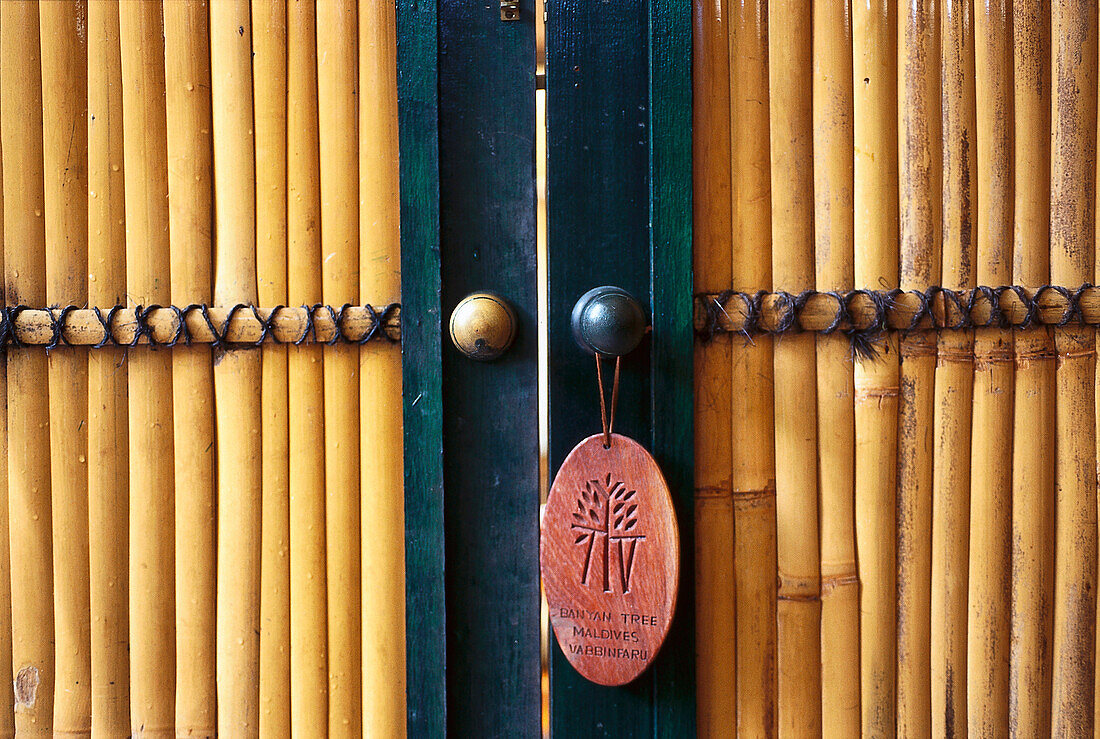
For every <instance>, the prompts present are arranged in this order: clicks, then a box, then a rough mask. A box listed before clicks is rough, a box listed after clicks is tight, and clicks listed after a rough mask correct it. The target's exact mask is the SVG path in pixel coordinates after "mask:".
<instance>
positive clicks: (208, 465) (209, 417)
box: [164, 0, 218, 736]
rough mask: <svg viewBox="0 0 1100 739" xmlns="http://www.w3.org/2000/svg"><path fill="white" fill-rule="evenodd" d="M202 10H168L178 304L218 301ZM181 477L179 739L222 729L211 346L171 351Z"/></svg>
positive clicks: (195, 3)
mask: <svg viewBox="0 0 1100 739" xmlns="http://www.w3.org/2000/svg"><path fill="white" fill-rule="evenodd" d="M207 22H208V18H207V10H206V3H205V2H203V0H192V1H190V2H172V3H166V4H165V5H164V74H165V91H166V97H165V103H166V110H167V115H166V118H167V124H168V218H169V229H168V231H169V235H170V252H171V283H172V302H173V303H174V304H176V305H187V304H189V303H193V302H202V303H207V302H209V301H210V297H211V294H210V293H211V290H210V281H211V279H210V275H211V257H212V254H211V248H210V219H211V206H212V202H211V200H212V193H211V189H210V188H211V183H210V167H211V149H210V146H211V145H210V118H211V110H210V45H209V38H210V37H209V30H208V28H207ZM171 355H172V418H173V422H174V431H175V433H174V438H175V474H176V496H175V515H176V541H175V546H176V719H175V720H176V733H177V735H184V736H187V735H192V734H197V735H200V736H201V735H211V734H213V733H214V731H215V730H216V727H217V706H218V701H217V685H216V683H215V680H214V674H215V645H214V632H215V600H216V595H217V549H216V547H217V540H216V537H215V532H216V529H215V515H216V514H215V510H216V504H215V498H214V495H215V491H214V447H213V445H212V444H211V443H210V442H211V441H212V440H213V439H214V374H213V367H212V359H211V354H210V350H209V349H208V348H207V347H204V346H178V347H175V348H173V349H172V352H171Z"/></svg>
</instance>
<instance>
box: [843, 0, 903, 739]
mask: <svg viewBox="0 0 1100 739" xmlns="http://www.w3.org/2000/svg"><path fill="white" fill-rule="evenodd" d="M894 16H895V10H894V8H893V7H891V5H889V4H880V3H872V2H869V1H866V2H865V1H864V0H860V2H857V3H855V4H854V6H853V13H852V47H853V49H852V51H853V54H852V56H853V62H854V64H853V66H854V68H853V75H852V76H853V85H854V88H855V104H854V111H855V124H854V135H853V140H854V145H855V243H856V253H855V277H856V286H857V287H863V288H877V287H881V286H882V285H896V284H897V279H898V256H897V254H898V250H897V243H898V200H897V181H898V180H897V175H898V169H897V166H898V158H897V146H898V138H897V81H898V76H897V71H896V69H897V67H896V64H897V56H896V33H897V20H896V18H895V17H894ZM897 351H898V349H897V341H896V338H895V337H894V336H892V335H888V336H887V337H885V338H884V340H883V341H882V343H881V344H880V345H879V352H880V354H879V356H878V358H877V359H875V360H873V361H862V362H859V363H858V364H856V368H855V398H856V410H855V418H856V551H857V553H858V556H859V562H858V566H859V577H860V701H861V702H860V710H861V712H862V727H863V728H862V730H863V734H864V735H869V736H875V735H882V736H889V735H892V734H893V733H894V731H895V717H896V704H895V701H896V699H895V654H896V642H895V605H896V602H895V593H896V581H895V576H896V572H895V553H896V539H895V536H894V532H895V522H896V519H895V512H896V502H895V484H896V466H897V433H898V423H897V417H898V416H897V408H898V392H899V390H898V354H897Z"/></svg>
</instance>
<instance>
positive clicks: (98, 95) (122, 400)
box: [88, 0, 130, 736]
mask: <svg viewBox="0 0 1100 739" xmlns="http://www.w3.org/2000/svg"><path fill="white" fill-rule="evenodd" d="M118 33H119V29H118V2H117V0H92V1H91V2H89V3H88V303H89V305H94V306H113V305H120V304H122V303H123V302H124V301H125V299H126V220H125V219H126V209H125V206H126V203H125V181H124V177H125V175H124V173H123V171H122V165H123V143H122V126H123V124H122V69H121V64H122V60H121V57H120V54H121V51H120V49H119V35H118ZM125 360H126V355H125V352H124V350H122V349H117V348H111V347H103V348H101V349H97V350H95V351H93V352H91V353H90V354H89V357H88V459H89V460H90V462H89V465H88V543H89V569H90V572H89V583H90V590H91V594H90V603H91V624H92V630H91V650H92V732H93V733H94V734H96V735H97V736H100V735H101V736H125V735H126V734H127V733H129V730H130V666H129V648H128V647H129V609H128V607H127V582H128V577H127V560H128V538H129V537H128V532H127V518H128V509H129V505H128V488H129V465H128V464H127V461H128V460H127V456H128V451H127V450H128V448H129V443H128V442H129V439H128V433H127V421H126V416H127V392H126V376H127V363H126V361H125Z"/></svg>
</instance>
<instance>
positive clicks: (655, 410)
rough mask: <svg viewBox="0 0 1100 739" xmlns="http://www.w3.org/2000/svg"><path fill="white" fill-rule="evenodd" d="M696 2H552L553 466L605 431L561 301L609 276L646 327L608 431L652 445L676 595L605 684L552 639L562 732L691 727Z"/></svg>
mask: <svg viewBox="0 0 1100 739" xmlns="http://www.w3.org/2000/svg"><path fill="white" fill-rule="evenodd" d="M689 14H690V4H687V3H673V2H672V1H671V0H652V2H641V3H592V2H587V1H586V0H548V1H547V82H546V85H547V127H548V131H547V145H548V153H549V171H548V188H549V223H550V232H549V236H550V241H549V274H550V294H549V299H550V377H549V381H550V464H551V472H554V471H556V470H557V468H558V467H559V466H560V465H561V462H562V460H563V459H564V457H565V455H566V454H567V453H568V451H569V450H570V449H571V448H572V446H573V445H574V444H575V443H576V442H577V441H579V440H580V439H581V438H583V437H584V436H586V435H588V434H591V433H594V432H595V431H597V430H598V429H599V427H600V426H599V424H600V420H599V406H598V396H597V388H596V379H595V368H594V366H593V364H594V360H593V359H592V358H591V357H590V356H588V355H586V354H584V353H582V352H581V350H580V349H579V348H578V347H577V346H576V344H575V343H574V342H573V339H572V337H571V335H570V331H569V313H570V311H571V309H572V307H573V303H574V302H575V301H576V299H577V298H578V297H579V296H580V295H581V294H582V293H584V292H585V291H586V290H588V289H589V288H591V287H595V286H597V285H601V284H614V285H618V286H619V287H623V288H625V289H627V290H628V291H630V292H631V293H632V294H633V295H634V296H635V297H637V298H638V299H639V300H641V301H642V302H643V303H647V304H648V305H646V308H647V310H649V311H650V312H651V316H652V319H651V320H652V323H653V334H652V340H651V341H650V340H647V341H645V342H643V344H642V346H641V347H639V349H637V350H635V352H633V353H632V354H630V355H629V356H628V357H626V358H625V359H624V362H623V378H622V385H621V389H620V400H619V409H618V415H617V418H616V430H617V431H621V432H622V433H625V434H627V435H629V436H632V437H634V438H635V439H638V440H640V441H643V442H644V443H646V444H648V445H650V446H651V450H652V451H653V452H654V455H655V457H656V458H657V460H658V462H659V463H660V464H661V466H662V469H663V470H664V472H665V474H666V476H667V477H668V480H669V483H670V486H671V487H672V490H673V495H674V498H675V504H676V507H677V512H678V521H679V525H680V530H681V536H682V542H681V546H682V566H681V585H680V587H681V595H680V602H679V604H678V607H677V614H676V617H675V621H674V624H673V631H672V633H671V634H670V636H669V640H668V641H667V642H666V644H665V646H664V647H663V648H662V651H661V653H660V655H659V656H658V659H657V663H656V664H655V665H654V668H653V669H652V670H650V671H648V672H647V673H645V674H644V675H643V676H642V677H640V678H639V679H638V680H636V681H635V682H633V683H632V684H630V685H628V686H625V687H621V688H605V687H600V686H597V685H593V684H591V683H588V682H587V681H585V680H584V679H583V678H581V677H580V676H579V675H578V674H577V673H576V672H575V671H574V670H573V669H572V667H570V666H569V664H568V662H567V661H566V660H565V657H564V655H562V653H561V650H560V649H559V648H558V647H557V645H556V644H555V645H554V646H552V648H551V732H552V734H555V735H557V736H562V737H584V736H606V737H630V736H640V737H642V736H691V735H692V734H693V733H694V727H695V698H694V640H693V626H694V599H693V595H692V582H693V579H694V569H693V556H692V552H693V539H692V522H693V518H694V517H693V512H692V464H693V455H692V447H691V444H692V425H691V424H692V416H691V414H692V396H691V392H692V365H691V361H692V359H691V357H692V353H691V352H692V343H691V342H692V337H691V295H692V289H691V225H690V224H691V220H690V219H691V199H690V197H691V187H690V186H691V159H690V153H691V151H690V135H691V133H690V132H691V124H690V116H691V100H690V58H691V43H690V38H691V36H690V33H691V25H690V15H689ZM651 66H652V69H651Z"/></svg>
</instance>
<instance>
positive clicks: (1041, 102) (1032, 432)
mask: <svg viewBox="0 0 1100 739" xmlns="http://www.w3.org/2000/svg"><path fill="white" fill-rule="evenodd" d="M1012 13H1013V18H1012V28H1013V36H1014V39H1015V41H1014V44H1013V48H1014V87H1015V93H1014V96H1013V97H1014V114H1015V115H1014V118H1015V141H1014V147H1015V155H1014V164H1015V187H1014V193H1015V213H1014V219H1013V220H1014V224H1015V225H1014V234H1015V235H1014V240H1013V241H1014V256H1013V281H1014V282H1016V283H1017V284H1020V285H1026V286H1029V287H1036V286H1039V285H1045V284H1046V283H1047V282H1049V281H1050V246H1049V244H1050V242H1049V239H1050V214H1051V209H1050V192H1051V190H1050V187H1051V180H1050V150H1051V149H1050V133H1051V131H1050V115H1051V109H1050V79H1051V72H1050V63H1049V60H1050V58H1051V56H1050V20H1051V19H1050V3H1048V2H1047V1H1046V0H1016V2H1014V3H1013V9H1012ZM1015 348H1016V387H1015V393H1014V395H1015V399H1016V402H1015V412H1014V419H1013V437H1012V442H1013V452H1012V614H1011V621H1012V627H1011V628H1012V632H1011V637H1010V649H1011V658H1010V659H1011V671H1010V676H1009V704H1008V710H1009V713H1008V720H1009V730H1010V731H1011V732H1012V733H1013V734H1014V735H1015V736H1041V735H1044V734H1049V733H1050V698H1051V656H1052V651H1053V650H1052V648H1051V647H1052V640H1053V610H1054V603H1053V595H1054V546H1053V542H1054V505H1055V504H1054V453H1055V452H1054V450H1055V446H1054V445H1055V438H1054V434H1055V426H1054V418H1055V407H1054V403H1055V386H1054V373H1055V370H1054V340H1053V336H1052V333H1051V329H1050V328H1047V327H1037V328H1034V329H1031V330H1027V331H1024V330H1021V331H1017V332H1016V343H1015Z"/></svg>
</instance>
